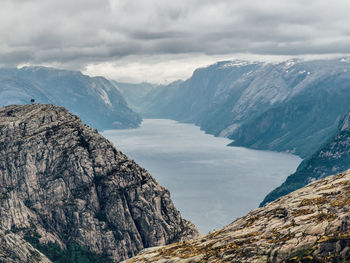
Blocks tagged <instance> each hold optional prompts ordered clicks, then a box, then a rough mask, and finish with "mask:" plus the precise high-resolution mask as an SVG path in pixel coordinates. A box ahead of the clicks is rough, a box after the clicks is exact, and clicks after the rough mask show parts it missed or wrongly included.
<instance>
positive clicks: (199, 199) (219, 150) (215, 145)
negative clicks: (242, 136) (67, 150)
mask: <svg viewBox="0 0 350 263" xmlns="http://www.w3.org/2000/svg"><path fill="white" fill-rule="evenodd" d="M103 135H104V136H105V137H107V138H108V139H109V140H111V141H112V142H113V143H114V144H115V146H116V147H117V148H118V149H119V150H121V151H123V152H124V153H125V154H127V155H128V156H129V157H130V158H132V159H134V160H135V161H136V162H137V163H138V164H140V165H141V166H143V167H144V168H145V169H147V170H148V171H149V172H150V173H151V174H152V175H153V176H154V177H155V178H156V179H157V181H158V182H159V183H160V184H161V185H163V186H165V187H166V188H168V189H169V190H170V192H171V197H172V200H173V201H174V203H175V205H176V207H177V208H178V209H179V210H180V212H181V214H182V216H183V217H184V218H186V219H189V220H191V221H192V222H193V223H195V224H196V226H197V227H198V228H199V229H200V231H201V233H202V234H205V233H207V232H209V231H211V230H213V229H219V228H221V227H223V226H225V225H227V224H229V223H231V222H232V221H233V220H234V219H236V218H237V217H239V216H243V215H244V214H246V213H247V212H249V211H250V210H251V209H254V208H256V207H257V206H258V205H259V203H260V202H261V201H262V199H263V198H264V197H265V195H266V194H267V193H269V191H271V190H272V189H274V188H275V187H277V186H278V185H280V184H281V183H282V182H283V181H284V180H285V179H286V177H287V176H288V175H289V174H291V173H293V172H294V171H295V169H296V167H297V166H298V164H299V163H300V161H301V159H300V158H299V157H297V156H295V155H292V154H287V153H276V152H270V151H256V150H250V149H246V148H242V147H227V146H226V145H227V144H228V143H230V142H231V141H230V140H228V139H226V138H216V137H214V136H212V135H208V134H205V133H204V132H203V131H200V129H199V127H197V126H194V125H192V124H183V123H178V122H176V121H172V120H164V119H145V120H144V121H143V123H142V125H141V127H140V128H138V129H130V130H107V131H104V132H103Z"/></svg>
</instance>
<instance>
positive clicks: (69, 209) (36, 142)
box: [0, 104, 198, 262]
mask: <svg viewBox="0 0 350 263" xmlns="http://www.w3.org/2000/svg"><path fill="white" fill-rule="evenodd" d="M0 175H1V176H0V180H1V182H0V185H1V187H0V197H1V198H0V227H2V228H3V229H4V230H8V231H12V232H16V234H17V235H19V236H20V237H22V238H24V239H26V240H28V241H29V242H30V243H31V244H33V245H34V246H37V248H38V249H42V251H52V248H55V250H59V249H61V250H66V249H68V248H72V251H80V252H79V253H85V255H87V254H86V253H90V252H93V253H94V255H98V256H102V257H103V258H105V259H110V260H112V261H113V262H119V261H120V260H123V259H126V258H128V257H131V256H132V255H134V254H136V253H137V252H138V251H139V250H140V249H142V248H144V247H149V246H154V245H160V244H167V243H171V242H174V241H177V240H182V239H186V238H190V237H193V236H196V235H198V230H197V229H196V227H195V226H194V225H193V224H192V223H190V222H189V221H187V220H184V219H182V217H181V215H180V213H179V212H178V211H177V210H176V208H175V206H174V204H173V203H172V201H171V199H170V193H169V191H168V190H166V189H165V188H164V187H162V186H160V185H159V184H158V183H157V182H156V180H155V179H154V178H153V177H152V176H151V175H150V174H149V173H148V172H147V171H146V170H145V169H143V168H141V167H140V166H138V165H137V164H136V163H135V162H134V161H133V160H131V159H129V158H128V157H127V156H125V155H124V154H123V153H122V152H120V151H118V150H117V149H116V148H115V147H114V146H113V145H112V143H110V142H109V141H108V140H107V139H105V138H104V137H102V136H101V135H99V134H98V132H97V131H96V130H95V129H92V128H90V127H89V126H87V125H84V124H83V123H82V122H81V120H80V119H79V118H78V117H77V116H75V115H72V114H70V113H69V112H68V111H67V110H66V109H65V108H63V107H58V106H53V105H48V104H30V105H21V106H18V105H12V106H6V107H4V108H1V109H0ZM50 249H51V250H50ZM64 262H65V261H64ZM103 262H105V261H103Z"/></svg>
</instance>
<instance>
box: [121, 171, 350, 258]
mask: <svg viewBox="0 0 350 263" xmlns="http://www.w3.org/2000/svg"><path fill="white" fill-rule="evenodd" d="M349 208H350V170H348V171H346V172H343V173H340V174H338V175H335V176H331V177H327V178H326V179H323V180H320V181H316V182H314V183H311V184H309V185H308V186H306V187H304V188H302V189H300V190H297V191H295V192H293V193H291V194H289V195H287V196H285V197H282V198H280V199H278V200H277V201H275V202H273V203H270V204H268V205H267V206H266V207H263V208H258V209H255V210H253V211H251V212H250V213H248V214H247V215H246V216H244V217H241V218H239V219H237V220H236V221H234V222H233V223H231V224H230V225H228V226H226V227H225V228H223V229H221V230H219V231H216V232H212V233H209V234H208V235H205V236H203V237H199V238H196V239H194V240H190V241H183V242H179V243H176V244H171V245H168V246H163V247H156V248H150V249H145V250H143V251H142V252H141V253H140V254H139V255H138V256H136V257H134V258H132V259H129V260H127V261H125V263H137V262H143V263H145V262H158V263H161V262H168V263H175V262H181V263H185V262H188V263H189V262H237V263H238V262H240V263H241V262H245V263H248V262H249V263H258V262H260V263H262V262H286V263H288V262H289V263H290V262H295V263H297V262H315V263H316V262H319V263H329V262H349V260H350V211H349Z"/></svg>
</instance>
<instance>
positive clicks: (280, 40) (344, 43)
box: [0, 0, 350, 82]
mask: <svg viewBox="0 0 350 263" xmlns="http://www.w3.org/2000/svg"><path fill="white" fill-rule="evenodd" d="M349 10H350V1H347V0H332V1H329V0H309V1H299V0H293V1H292V0H288V1H285V0H264V1H256V0H254V1H253V0H215V1H214V0H176V1H172V0H109V1H107V0H74V1H72V0H45V1H42V0H2V1H1V9H0V36H1V38H0V39H1V42H0V64H1V65H2V66H18V65H26V64H29V65H52V66H56V67H61V68H68V69H78V70H84V71H85V72H87V73H89V74H100V75H107V76H108V77H111V78H119V79H124V80H131V81H132V80H135V81H142V80H146V81H153V82H164V81H171V80H174V79H176V78H183V77H188V75H190V73H191V71H192V70H193V69H194V68H195V67H198V66H201V65H205V64H208V63H212V62H214V61H216V60H220V59H233V58H235V57H240V58H242V57H243V58H244V57H245V56H246V57H248V58H255V59H256V58H260V57H262V58H269V59H271V58H273V57H271V56H278V57H280V56H300V55H302V56H304V55H317V56H318V55H327V56H328V55H332V54H337V55H339V54H340V55H345V54H350V16H349Z"/></svg>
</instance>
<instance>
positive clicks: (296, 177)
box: [260, 113, 350, 206]
mask: <svg viewBox="0 0 350 263" xmlns="http://www.w3.org/2000/svg"><path fill="white" fill-rule="evenodd" d="M349 120H350V113H347V114H346V115H345V117H344V119H343V120H342V121H341V122H340V124H339V128H338V131H337V132H336V133H335V135H334V136H333V137H331V138H330V139H329V140H328V141H327V142H326V143H324V144H323V145H322V146H321V147H320V148H319V149H318V150H317V151H316V152H315V153H314V154H313V155H311V156H310V157H308V158H306V159H305V160H304V161H303V162H302V163H301V164H300V165H299V167H298V168H297V170H296V172H295V173H294V174H292V175H290V176H289V177H288V178H287V179H286V181H285V182H284V183H283V184H282V185H281V186H279V187H278V188H276V189H275V190H273V191H272V192H271V193H269V194H268V195H267V196H266V197H265V199H264V200H263V202H262V203H261V204H260V205H261V206H262V205H265V204H266V203H268V202H272V201H273V200H276V199H277V198H279V197H280V196H283V195H286V194H289V193H290V192H292V191H294V190H296V189H299V188H301V187H303V186H305V185H307V184H308V183H310V182H312V181H314V180H317V179H320V178H324V177H326V176H329V175H332V174H334V173H338V172H341V171H345V170H347V169H350V126H349Z"/></svg>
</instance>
